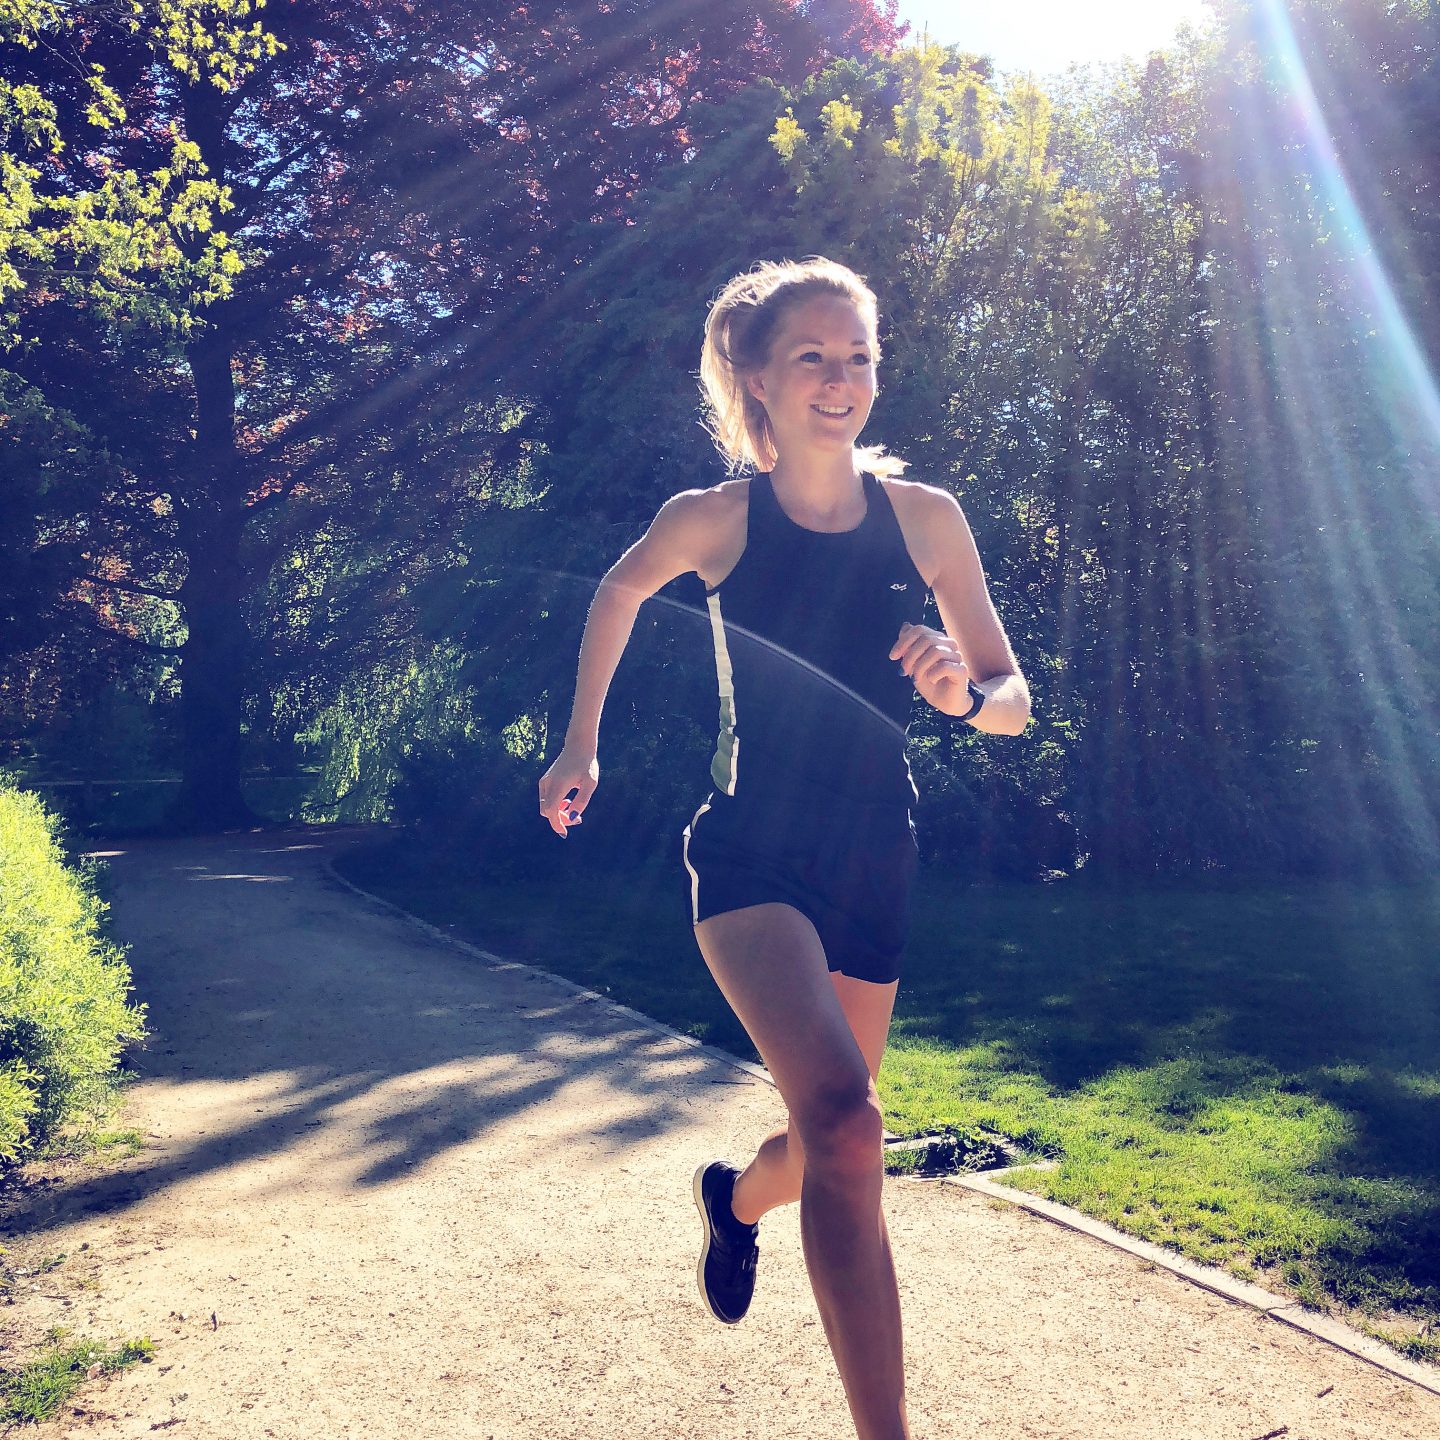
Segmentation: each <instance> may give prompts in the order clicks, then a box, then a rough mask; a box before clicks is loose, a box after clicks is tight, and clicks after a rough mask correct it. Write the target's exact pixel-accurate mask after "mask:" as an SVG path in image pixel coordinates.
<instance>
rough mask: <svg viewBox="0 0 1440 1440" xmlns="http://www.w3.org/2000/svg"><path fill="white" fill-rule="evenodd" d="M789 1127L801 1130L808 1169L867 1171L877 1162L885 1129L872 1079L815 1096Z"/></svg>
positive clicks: (794, 1117)
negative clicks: (865, 1083) (816, 1167)
mask: <svg viewBox="0 0 1440 1440" xmlns="http://www.w3.org/2000/svg"><path fill="white" fill-rule="evenodd" d="M867 1079H868V1077H867ZM791 1129H792V1131H795V1130H797V1129H798V1131H799V1133H800V1137H801V1145H802V1146H803V1150H802V1154H803V1156H804V1164H805V1165H806V1167H807V1168H808V1167H814V1166H822V1167H824V1168H827V1169H844V1170H867V1169H870V1168H872V1167H873V1166H875V1165H877V1164H879V1163H880V1149H881V1143H882V1141H883V1138H884V1134H885V1130H884V1124H883V1122H882V1118H881V1114H880V1097H879V1095H878V1094H877V1093H876V1090H875V1086H874V1083H873V1082H870V1083H867V1085H866V1086H865V1088H864V1089H861V1088H860V1087H858V1086H847V1087H846V1088H845V1089H843V1090H834V1091H830V1092H828V1093H825V1094H821V1095H818V1096H816V1097H815V1098H814V1099H813V1100H812V1101H811V1102H810V1103H809V1104H808V1105H806V1106H805V1107H804V1108H803V1110H802V1112H801V1113H800V1114H799V1115H798V1116H793V1117H792V1120H791Z"/></svg>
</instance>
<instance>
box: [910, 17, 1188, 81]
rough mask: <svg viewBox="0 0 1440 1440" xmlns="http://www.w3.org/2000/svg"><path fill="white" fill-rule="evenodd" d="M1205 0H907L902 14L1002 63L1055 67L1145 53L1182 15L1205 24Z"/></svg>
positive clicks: (1043, 70) (946, 40) (915, 26)
mask: <svg viewBox="0 0 1440 1440" xmlns="http://www.w3.org/2000/svg"><path fill="white" fill-rule="evenodd" d="M1210 13H1211V12H1210V10H1209V8H1208V7H1207V6H1206V5H1205V3H1204V0H1092V3H1090V4H1084V3H1080V0H998V3H997V0H900V18H901V19H902V20H908V21H909V22H910V25H911V29H912V30H913V32H914V34H915V35H916V36H917V37H918V36H919V34H920V31H921V29H922V28H923V27H924V26H925V25H926V24H927V23H928V24H929V27H930V36H931V38H932V39H934V40H939V41H941V42H942V43H943V44H956V45H963V46H965V48H966V49H967V50H979V51H982V52H983V53H985V54H987V55H990V56H992V57H993V58H994V60H995V63H996V64H997V65H998V66H999V67H1000V69H1002V70H1029V69H1033V70H1035V71H1036V72H1037V73H1038V74H1049V73H1051V72H1054V71H1059V70H1063V69H1064V68H1065V67H1066V66H1067V65H1069V64H1070V63H1071V62H1072V61H1079V62H1081V63H1088V62H1090V61H1095V60H1118V59H1119V58H1120V57H1121V56H1122V55H1127V54H1128V55H1133V56H1135V57H1136V58H1142V57H1143V56H1144V55H1145V54H1146V52H1147V51H1149V50H1152V49H1158V48H1159V47H1161V46H1163V45H1165V44H1167V43H1168V42H1169V40H1170V38H1171V37H1172V36H1173V35H1174V33H1175V30H1176V27H1177V26H1178V25H1179V24H1180V23H1181V21H1184V20H1189V21H1191V22H1192V23H1193V24H1195V25H1196V26H1197V27H1198V28H1203V27H1204V26H1205V24H1206V23H1207V22H1208V19H1209V17H1210Z"/></svg>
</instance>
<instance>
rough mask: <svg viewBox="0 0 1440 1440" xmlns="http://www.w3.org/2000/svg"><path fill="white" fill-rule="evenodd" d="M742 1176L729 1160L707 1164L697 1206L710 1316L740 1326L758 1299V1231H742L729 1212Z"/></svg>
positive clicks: (703, 1293) (698, 1181)
mask: <svg viewBox="0 0 1440 1440" xmlns="http://www.w3.org/2000/svg"><path fill="white" fill-rule="evenodd" d="M739 1174H740V1172H739V1171H738V1170H737V1169H736V1168H735V1167H734V1166H733V1165H731V1164H729V1163H728V1162H726V1161H724V1160H708V1161H706V1163H705V1164H704V1165H702V1166H701V1167H700V1168H699V1169H698V1170H697V1171H696V1172H695V1184H694V1190H695V1204H696V1206H697V1208H698V1209H699V1211H700V1219H701V1222H702V1223H703V1224H704V1226H705V1243H704V1244H703V1245H702V1246H701V1247H700V1264H699V1267H698V1269H697V1274H698V1277H699V1280H700V1298H701V1299H702V1300H704V1302H705V1303H706V1304H707V1305H708V1306H709V1307H710V1313H711V1314H712V1315H713V1316H714V1317H715V1318H716V1319H717V1320H723V1321H724V1322H725V1324H727V1325H738V1324H739V1323H740V1321H741V1320H743V1319H744V1318H745V1312H746V1311H747V1310H748V1309H749V1308H750V1297H751V1296H752V1295H753V1294H754V1293H755V1257H756V1255H757V1254H758V1253H759V1247H758V1246H757V1245H756V1243H755V1237H756V1236H757V1235H759V1233H760V1227H759V1226H758V1225H742V1224H741V1223H740V1221H738V1220H737V1219H736V1218H735V1212H734V1211H733V1210H731V1208H730V1192H731V1191H732V1190H733V1189H734V1188H735V1179H736V1177H737V1176H738V1175H739Z"/></svg>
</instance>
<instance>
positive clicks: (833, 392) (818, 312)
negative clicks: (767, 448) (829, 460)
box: [746, 294, 876, 455]
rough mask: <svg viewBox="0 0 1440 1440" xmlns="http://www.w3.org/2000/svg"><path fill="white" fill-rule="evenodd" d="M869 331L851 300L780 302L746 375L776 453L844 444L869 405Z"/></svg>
mask: <svg viewBox="0 0 1440 1440" xmlns="http://www.w3.org/2000/svg"><path fill="white" fill-rule="evenodd" d="M875 356H876V342H875V333H874V330H873V328H872V325H871V323H870V321H869V320H868V319H867V318H866V316H865V315H864V313H863V312H862V311H861V310H860V308H859V306H857V305H856V304H855V302H854V301H853V300H848V299H846V298H844V297H843V296H840V295H830V294H819V295H811V296H808V297H807V298H805V299H803V300H797V301H795V302H794V303H793V304H790V305H788V306H786V308H785V310H784V311H783V312H782V314H781V316H780V321H779V323H778V325H777V326H776V330H775V335H774V338H773V340H772V342H771V346H770V358H769V360H768V361H767V363H766V364H765V367H764V368H763V369H762V370H760V371H758V372H756V373H755V374H753V375H751V376H750V377H749V379H748V380H747V382H746V383H747V384H748V385H749V387H750V393H751V394H752V395H754V396H755V398H756V399H757V400H759V401H760V403H761V404H762V405H764V406H765V411H766V413H767V414H768V415H769V417H770V426H771V428H772V430H773V431H774V432H775V448H776V449H777V450H778V451H779V452H780V453H781V454H786V453H787V452H788V453H790V454H792V455H793V454H795V453H796V452H797V450H804V449H812V450H813V449H818V450H822V451H827V450H832V449H833V450H846V451H848V450H849V449H850V448H851V447H853V445H854V444H855V441H856V439H857V438H858V436H859V434H860V432H861V431H862V430H863V429H864V428H865V422H866V421H867V420H868V419H869V418H870V407H871V406H872V405H873V404H874V403H875Z"/></svg>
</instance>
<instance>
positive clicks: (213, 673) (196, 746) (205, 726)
mask: <svg viewBox="0 0 1440 1440" xmlns="http://www.w3.org/2000/svg"><path fill="white" fill-rule="evenodd" d="M208 519H209V520H210V523H209V524H208V525H207V524H201V525H198V526H196V527H195V528H194V530H193V531H191V532H190V534H189V536H188V545H187V549H188V551H189V556H190V574H189V576H188V578H187V579H186V581H185V584H184V586H183V587H182V589H181V600H182V603H183V604H184V607H185V618H186V621H187V623H188V625H189V631H190V633H189V638H188V639H187V640H186V641H185V647H184V651H183V654H182V655H181V659H180V685H181V689H180V713H181V734H182V746H181V783H180V793H179V796H178V797H177V799H176V802H175V808H174V811H173V812H172V815H171V819H172V822H173V823H174V824H175V825H176V826H177V827H178V828H181V829H184V830H189V831H196V830H226V829H233V828H235V827H236V826H241V825H252V824H254V823H256V818H257V817H256V816H255V815H254V814H253V813H252V812H251V810H250V808H249V807H248V806H247V805H246V803H245V800H244V797H243V795H242V794H241V788H240V769H241V759H242V757H241V719H242V714H243V705H244V695H245V679H246V673H247V671H248V669H249V665H248V663H247V660H248V657H247V654H246V652H247V649H248V645H247V636H246V634H245V622H244V617H243V614H242V611H241V597H242V591H243V575H242V572H241V568H240V556H239V550H240V530H241V526H242V524H243V519H242V518H241V517H239V516H236V517H234V518H231V516H230V515H229V514H228V513H227V514H223V515H211V516H209V517H208ZM186 528H187V530H189V528H190V527H188V526H187V527H186Z"/></svg>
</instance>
